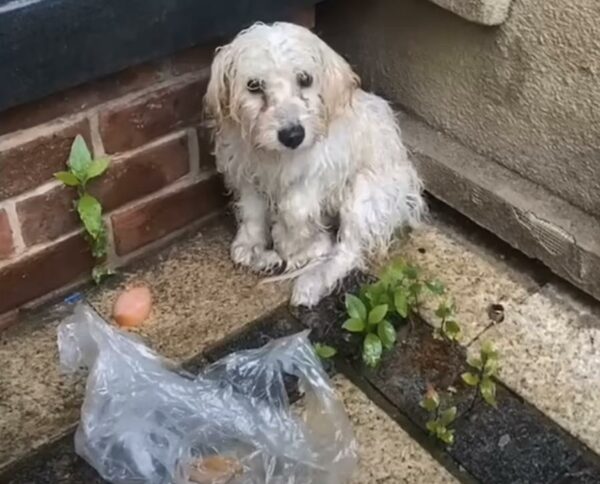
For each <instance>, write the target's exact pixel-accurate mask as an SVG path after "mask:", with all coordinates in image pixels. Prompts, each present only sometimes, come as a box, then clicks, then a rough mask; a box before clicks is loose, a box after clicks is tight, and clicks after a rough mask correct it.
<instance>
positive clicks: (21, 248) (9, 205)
mask: <svg viewBox="0 0 600 484" xmlns="http://www.w3.org/2000/svg"><path fill="white" fill-rule="evenodd" d="M3 207H4V209H5V210H6V216H7V217H8V222H9V223H10V228H11V231H12V240H13V248H14V255H13V258H9V259H7V260H6V261H4V262H5V263H8V262H11V261H13V260H14V259H15V258H18V257H19V256H20V255H21V254H22V253H23V252H25V250H26V245H25V240H24V239H23V234H22V232H21V224H20V222H19V215H18V214H17V207H16V204H15V203H14V202H12V201H10V200H9V201H7V202H6V203H5V204H4V205H3Z"/></svg>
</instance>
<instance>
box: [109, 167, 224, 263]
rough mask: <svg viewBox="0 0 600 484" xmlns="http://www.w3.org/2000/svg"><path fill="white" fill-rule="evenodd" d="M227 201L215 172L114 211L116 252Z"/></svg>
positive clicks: (155, 237)
mask: <svg viewBox="0 0 600 484" xmlns="http://www.w3.org/2000/svg"><path fill="white" fill-rule="evenodd" d="M225 202H226V197H225V194H224V188H223V184H222V182H221V179H220V177H217V176H214V177H212V178H210V179H208V180H203V181H201V182H198V183H195V184H194V185H190V186H187V187H185V188H182V189H181V190H180V191H177V192H173V193H168V194H164V195H162V196H160V197H157V198H154V199H152V200H149V201H147V202H144V203H141V204H139V205H137V206H135V207H132V208H129V209H126V210H124V211H122V212H119V213H115V214H114V215H113V216H112V226H113V232H114V236H115V246H116V250H117V254H119V255H125V254H127V253H129V252H132V251H134V250H136V249H139V248H140V247H142V246H144V245H146V244H148V243H150V242H153V241H154V240H158V239H160V238H162V237H164V236H165V235H168V234H169V233H171V232H173V231H175V230H177V229H180V228H182V227H184V226H185V225H188V224H189V223H191V222H193V221H194V220H197V219H199V218H201V217H204V216H205V215H208V214H209V213H211V212H214V211H216V210H218V209H219V208H221V207H223V206H224V205H225Z"/></svg>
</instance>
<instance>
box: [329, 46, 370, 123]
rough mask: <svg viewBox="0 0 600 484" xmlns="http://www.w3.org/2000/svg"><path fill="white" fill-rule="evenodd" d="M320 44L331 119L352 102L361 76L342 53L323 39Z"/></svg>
mask: <svg viewBox="0 0 600 484" xmlns="http://www.w3.org/2000/svg"><path fill="white" fill-rule="evenodd" d="M320 44H321V45H320V53H321V63H322V66H323V74H322V75H323V81H322V85H323V91H322V95H323V102H324V103H325V109H326V110H327V117H328V119H330V120H331V119H333V118H335V116H336V115H337V114H338V113H339V112H340V111H341V110H343V109H344V108H346V107H347V106H348V105H349V104H350V102H351V100H352V95H353V93H354V91H355V90H356V89H357V88H358V87H359V86H360V78H359V77H358V75H357V74H356V73H355V72H354V71H353V70H352V67H350V64H348V62H346V60H345V59H344V58H343V57H342V56H341V55H339V54H338V53H337V52H335V51H334V50H333V49H332V48H331V47H329V46H328V45H327V44H326V43H325V42H323V41H322V40H320Z"/></svg>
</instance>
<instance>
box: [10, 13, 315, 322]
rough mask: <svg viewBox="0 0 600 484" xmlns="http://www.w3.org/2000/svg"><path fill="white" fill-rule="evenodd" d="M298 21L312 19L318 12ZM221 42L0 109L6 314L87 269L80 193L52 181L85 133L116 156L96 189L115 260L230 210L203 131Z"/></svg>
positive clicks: (98, 149) (97, 151)
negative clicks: (76, 202)
mask: <svg viewBox="0 0 600 484" xmlns="http://www.w3.org/2000/svg"><path fill="white" fill-rule="evenodd" d="M292 18H293V20H294V21H296V22H298V23H302V24H304V25H307V26H311V27H312V26H313V23H314V18H313V11H312V10H309V11H301V12H294V13H293V15H292ZM213 50H214V46H201V47H196V48H193V49H190V50H187V51H184V52H180V53H178V54H176V55H174V56H171V57H169V58H167V59H163V60H161V61H158V62H153V63H150V64H146V65H142V66H137V67H135V68H131V69H128V70H126V71H124V72H121V73H119V74H117V75H114V76H111V77H109V78H106V79H101V80H98V81H95V82H93V83H90V84H86V85H84V86H80V87H77V88H75V89H71V90H69V91H67V92H63V93H59V94H56V95H54V96H52V97H50V98H48V99H44V100H42V101H40V102H36V103H32V104H30V105H25V106H19V107H17V108H13V109H10V110H8V111H5V112H4V113H0V321H1V320H2V316H1V315H2V314H4V313H7V312H9V311H11V310H14V309H15V308H19V307H21V306H23V305H26V304H28V303H31V302H32V301H35V300H38V298H41V297H43V296H44V295H46V294H48V293H50V292H53V291H56V290H57V289H60V288H61V287H64V286H65V285H69V284H72V283H73V282H75V281H78V280H82V278H87V277H88V275H89V273H90V270H91V267H92V263H93V261H92V258H91V256H90V253H89V250H88V247H87V245H86V243H85V242H84V240H83V237H82V235H81V231H80V229H79V222H78V219H77V216H76V214H75V212H74V210H73V205H72V202H73V197H74V192H73V190H72V189H69V188H66V187H63V186H62V185H61V184H60V183H59V182H57V181H55V180H53V174H54V173H55V172H57V171H60V170H63V169H64V168H65V163H66V160H67V157H68V153H69V150H70V146H71V143H72V142H73V139H74V137H75V136H76V135H77V134H81V135H83V137H84V138H85V139H86V141H87V142H88V146H90V147H91V148H92V150H93V152H94V155H95V156H99V155H103V154H109V155H111V157H112V163H111V166H110V168H109V170H108V171H107V173H106V174H105V175H103V176H102V177H101V178H100V179H98V180H95V181H94V182H93V183H92V184H91V185H90V191H91V192H92V193H93V194H94V195H95V196H97V197H98V198H99V199H100V200H101V202H102V204H103V206H104V209H105V220H106V223H107V225H108V227H109V233H110V241H109V243H110V250H109V254H111V256H112V260H113V262H114V264H115V265H116V266H119V265H123V264H125V263H126V262H127V261H128V260H130V259H131V258H132V257H134V256H135V257H137V256H139V255H141V254H142V255H143V253H144V251H145V250H147V249H148V248H149V247H154V246H155V245H156V244H157V243H160V241H161V240H162V239H163V238H165V237H166V236H168V235H170V234H173V233H174V232H178V231H181V230H184V229H185V228H186V227H187V226H189V225H190V224H193V223H194V222H196V221H199V220H202V219H203V218H205V217H206V216H208V215H210V214H211V213H213V212H215V211H218V210H220V209H222V208H223V206H224V204H225V203H226V198H225V196H224V194H223V189H222V184H221V180H220V178H219V177H218V176H217V175H216V174H215V169H214V163H213V160H212V157H211V155H210V147H209V146H207V142H206V140H207V136H206V135H205V133H203V132H202V130H201V128H200V127H199V125H200V121H201V119H200V116H201V107H202V97H203V96H204V92H205V89H206V83H207V81H208V76H209V67H210V61H211V59H212V52H213ZM0 326H1V323H0Z"/></svg>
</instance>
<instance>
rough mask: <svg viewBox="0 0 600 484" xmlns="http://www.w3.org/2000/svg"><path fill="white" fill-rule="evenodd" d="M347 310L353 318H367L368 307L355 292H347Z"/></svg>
mask: <svg viewBox="0 0 600 484" xmlns="http://www.w3.org/2000/svg"><path fill="white" fill-rule="evenodd" d="M346 310H347V311H348V314H349V315H350V317H351V318H352V319H360V320H361V321H366V320H367V308H366V307H365V305H364V303H363V302H362V301H361V300H360V299H359V298H357V297H356V296H355V295H354V294H346Z"/></svg>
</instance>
